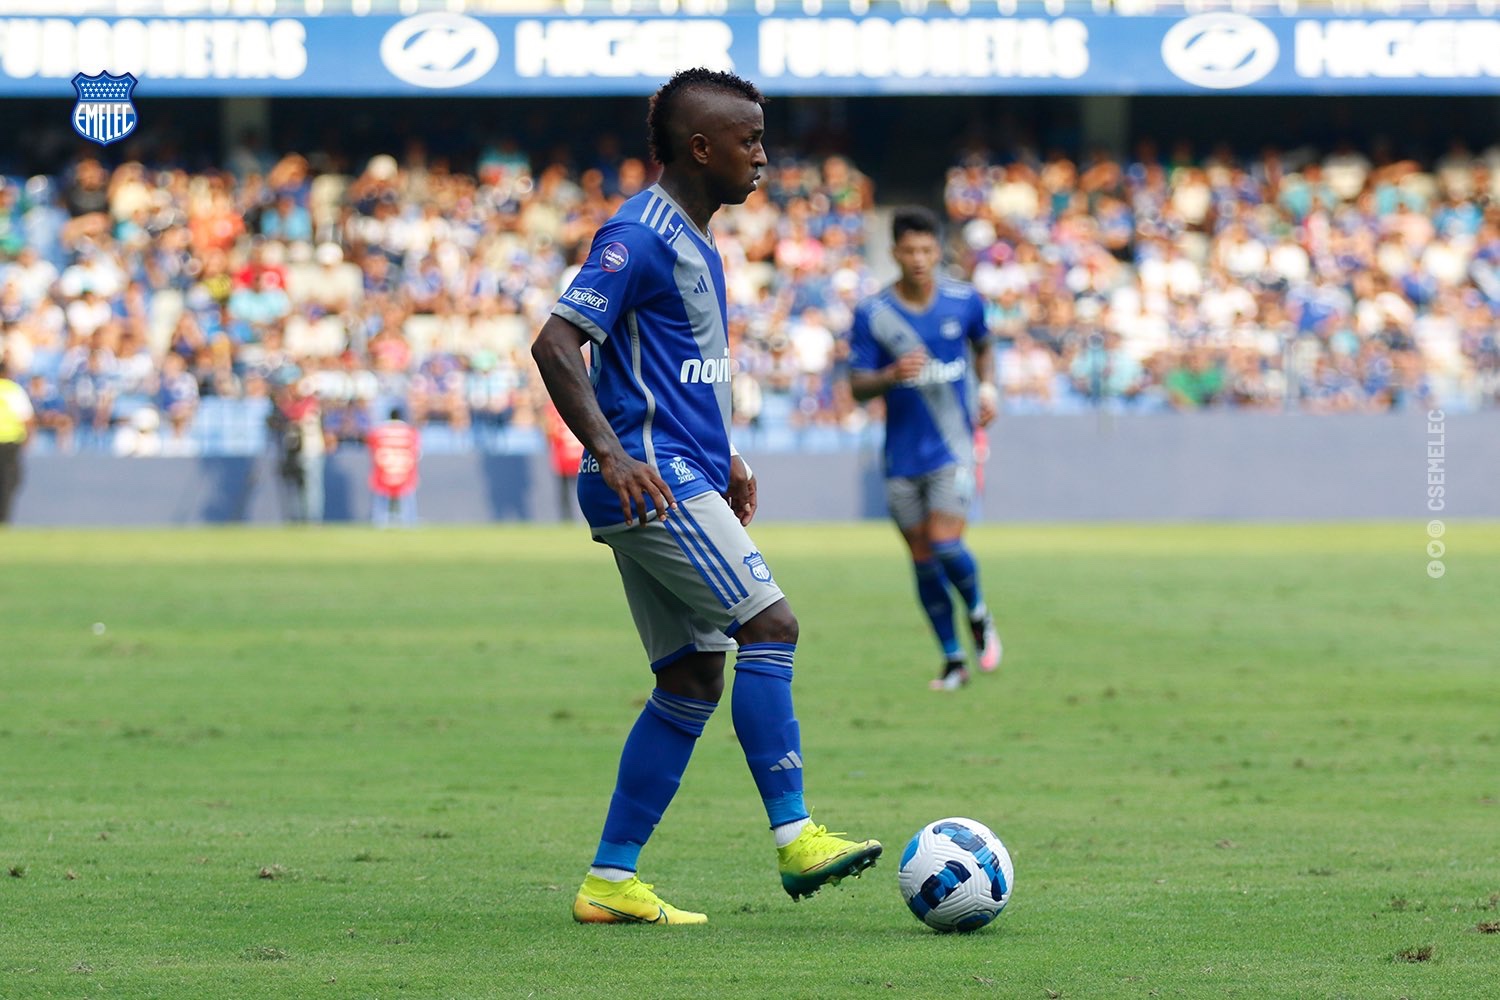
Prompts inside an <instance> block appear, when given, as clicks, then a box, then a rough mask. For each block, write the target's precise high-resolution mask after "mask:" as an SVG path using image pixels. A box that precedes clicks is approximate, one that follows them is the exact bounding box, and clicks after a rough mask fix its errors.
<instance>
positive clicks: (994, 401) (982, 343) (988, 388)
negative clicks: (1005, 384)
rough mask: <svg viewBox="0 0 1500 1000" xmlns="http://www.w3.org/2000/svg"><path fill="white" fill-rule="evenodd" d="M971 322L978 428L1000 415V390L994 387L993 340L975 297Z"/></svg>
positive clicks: (979, 303) (982, 306)
mask: <svg viewBox="0 0 1500 1000" xmlns="http://www.w3.org/2000/svg"><path fill="white" fill-rule="evenodd" d="M974 303H975V310H974V313H973V315H972V319H971V322H972V324H973V326H974V333H973V334H972V339H971V340H970V343H971V344H973V347H974V377H975V378H976V379H978V380H979V390H978V392H979V426H980V427H988V426H989V425H990V422H991V421H992V420H994V419H995V417H997V416H998V415H999V414H1000V390H999V389H998V388H997V387H996V386H995V338H994V335H993V334H991V333H990V329H989V325H988V324H987V323H986V322H985V318H984V303H983V302H982V301H980V300H979V298H978V297H977V296H976V297H975V300H974Z"/></svg>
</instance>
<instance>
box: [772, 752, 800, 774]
mask: <svg viewBox="0 0 1500 1000" xmlns="http://www.w3.org/2000/svg"><path fill="white" fill-rule="evenodd" d="M801 768H802V758H801V757H799V756H797V751H795V750H788V751H787V752H786V756H784V757H782V758H781V759H780V760H778V761H777V762H776V763H774V764H772V765H771V770H773V771H797V770H801Z"/></svg>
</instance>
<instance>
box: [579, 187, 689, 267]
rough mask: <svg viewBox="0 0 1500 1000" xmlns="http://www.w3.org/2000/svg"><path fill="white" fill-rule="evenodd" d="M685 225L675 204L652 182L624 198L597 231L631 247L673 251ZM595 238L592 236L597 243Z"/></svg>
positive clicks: (674, 251) (684, 220)
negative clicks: (629, 196) (649, 185)
mask: <svg viewBox="0 0 1500 1000" xmlns="http://www.w3.org/2000/svg"><path fill="white" fill-rule="evenodd" d="M687 224H688V223H687V220H686V219H684V218H683V216H682V213H681V212H680V211H678V209H677V206H676V205H674V204H673V203H672V201H671V200H670V199H668V198H666V197H664V196H663V194H662V191H661V189H660V188H659V187H657V186H655V185H653V186H651V187H649V188H647V189H646V190H644V191H642V192H640V193H639V194H636V195H634V196H632V197H631V198H629V199H627V200H626V201H625V203H624V204H622V205H621V206H620V208H619V211H617V212H615V214H614V215H613V216H612V217H611V218H610V220H609V221H608V222H606V223H605V224H604V225H603V226H602V227H601V228H600V230H599V232H600V235H601V236H602V235H606V234H607V235H609V236H611V237H613V238H616V239H620V240H622V241H625V242H626V243H627V244H628V245H629V246H631V247H636V246H639V247H640V248H641V249H642V250H647V249H648V248H649V249H650V250H653V251H655V250H662V251H670V252H671V253H673V254H675V253H676V250H675V248H674V247H673V244H674V243H675V242H676V240H677V237H678V236H679V235H680V234H681V233H682V230H683V227H685V226H686V225H687ZM598 239H599V237H595V240H596V242H597V240H598Z"/></svg>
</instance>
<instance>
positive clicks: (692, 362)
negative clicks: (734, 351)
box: [677, 350, 734, 383]
mask: <svg viewBox="0 0 1500 1000" xmlns="http://www.w3.org/2000/svg"><path fill="white" fill-rule="evenodd" d="M733 379H734V362H733V361H732V360H730V358H729V351H728V350H725V352H724V356H723V357H722V358H704V359H703V360H702V361H699V360H698V359H697V358H688V359H687V360H686V361H684V362H683V363H682V370H681V371H679V372H678V373H677V380H678V381H679V382H683V383H688V382H729V381H733Z"/></svg>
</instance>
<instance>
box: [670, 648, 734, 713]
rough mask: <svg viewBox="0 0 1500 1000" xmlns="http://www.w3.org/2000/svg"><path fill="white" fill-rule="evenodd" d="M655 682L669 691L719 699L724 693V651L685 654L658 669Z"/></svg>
mask: <svg viewBox="0 0 1500 1000" xmlns="http://www.w3.org/2000/svg"><path fill="white" fill-rule="evenodd" d="M656 686H657V687H659V688H661V689H662V690H663V691H665V692H667V693H668V694H675V695H678V696H680V697H683V698H695V699H697V700H698V701H714V702H716V701H718V700H719V699H720V698H721V697H723V695H724V654H723V653H693V654H690V655H688V656H684V657H683V658H682V659H680V660H678V661H677V662H675V663H672V664H669V665H667V666H665V667H662V668H661V669H660V670H659V671H657V673H656Z"/></svg>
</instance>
